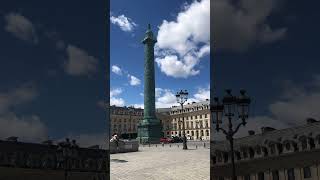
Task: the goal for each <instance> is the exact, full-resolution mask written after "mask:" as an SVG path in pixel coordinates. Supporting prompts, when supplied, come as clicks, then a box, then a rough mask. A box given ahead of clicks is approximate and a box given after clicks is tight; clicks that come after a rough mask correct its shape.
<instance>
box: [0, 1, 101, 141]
mask: <svg viewBox="0 0 320 180" xmlns="http://www.w3.org/2000/svg"><path fill="white" fill-rule="evenodd" d="M75 2H76V3H75ZM35 4H36V5H35ZM75 5H76V6H75ZM104 7H106V3H103V2H100V3H98V2H97V3H93V2H88V1H82V2H81V1H68V2H65V1H54V2H38V1H37V2H32V1H28V2H22V1H19V2H16V1H10V2H9V1H7V3H6V4H3V3H2V5H1V7H0V39H1V41H0V48H1V49H2V51H1V52H0V59H1V66H0V78H1V85H0V127H1V130H0V138H1V139H3V138H5V137H7V136H11V135H13V136H18V137H19V138H20V140H22V141H36V142H39V141H41V140H45V139H46V138H47V137H48V136H49V138H50V139H54V140H58V139H61V138H64V137H66V136H71V135H72V136H79V137H78V138H80V135H81V136H82V137H81V138H82V139H83V138H84V139H88V138H90V137H92V136H95V135H94V134H96V133H103V132H105V131H106V122H105V117H106V115H105V111H104V110H103V109H102V108H101V107H100V106H99V102H101V101H103V100H104V96H105V93H106V90H105V89H104V88H105V82H106V79H105V78H106V76H105V67H106V65H105V48H106V42H104V41H105V35H106V31H107V28H106V23H105V21H106V15H105V13H106V12H105V8H104ZM84 12H86V13H84ZM81 138H80V139H81ZM101 138H102V137H100V139H99V140H101ZM95 139H97V138H95ZM84 141H87V140H84ZM84 141H83V143H84V144H82V145H87V144H86V143H87V142H84Z"/></svg>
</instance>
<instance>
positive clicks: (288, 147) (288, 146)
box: [285, 143, 291, 151]
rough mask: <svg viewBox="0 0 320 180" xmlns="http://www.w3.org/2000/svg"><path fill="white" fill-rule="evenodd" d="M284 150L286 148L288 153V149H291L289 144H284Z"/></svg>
mask: <svg viewBox="0 0 320 180" xmlns="http://www.w3.org/2000/svg"><path fill="white" fill-rule="evenodd" d="M285 148H286V150H287V151H289V150H290V148H291V146H290V143H286V144H285Z"/></svg>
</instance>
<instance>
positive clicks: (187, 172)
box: [110, 144, 210, 180]
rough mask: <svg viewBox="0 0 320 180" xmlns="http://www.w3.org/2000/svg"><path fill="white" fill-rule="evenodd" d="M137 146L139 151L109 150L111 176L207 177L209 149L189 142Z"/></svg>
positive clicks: (155, 179) (125, 179)
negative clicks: (120, 151) (114, 151)
mask: <svg viewBox="0 0 320 180" xmlns="http://www.w3.org/2000/svg"><path fill="white" fill-rule="evenodd" d="M188 148H189V149H188V150H182V146H181V145H179V148H178V147H177V144H175V145H171V147H170V146H169V145H168V144H166V145H165V146H164V147H162V146H161V145H157V147H155V146H152V147H149V146H145V147H142V146H140V147H139V152H131V153H119V154H111V157H110V161H111V162H110V171H111V174H110V176H111V180H144V179H146V180H189V179H190V180H209V179H210V177H209V176H210V170H209V166H210V160H209V153H210V149H208V148H207V147H203V146H198V147H197V149H196V148H195V147H194V146H192V145H191V144H190V147H188Z"/></svg>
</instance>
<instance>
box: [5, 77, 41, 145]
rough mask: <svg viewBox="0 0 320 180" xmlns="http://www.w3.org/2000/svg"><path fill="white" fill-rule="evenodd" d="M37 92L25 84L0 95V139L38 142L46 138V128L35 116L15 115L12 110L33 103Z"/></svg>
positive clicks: (30, 84)
mask: <svg viewBox="0 0 320 180" xmlns="http://www.w3.org/2000/svg"><path fill="white" fill-rule="evenodd" d="M37 96H38V92H37V90H36V88H35V86H34V84H32V83H26V84H24V85H22V86H19V87H17V88H14V89H11V90H10V91H8V92H1V93H0V138H1V139H2V138H7V137H9V136H17V137H18V138H19V140H21V141H32V142H39V141H42V140H45V139H46V138H47V128H46V126H45V124H44V123H43V122H41V120H40V118H39V117H38V116H37V115H17V114H16V113H15V112H13V110H14V109H15V108H16V107H18V106H22V105H24V104H26V103H29V102H31V101H33V100H34V99H35V98H36V97H37Z"/></svg>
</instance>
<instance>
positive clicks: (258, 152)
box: [256, 146, 261, 155]
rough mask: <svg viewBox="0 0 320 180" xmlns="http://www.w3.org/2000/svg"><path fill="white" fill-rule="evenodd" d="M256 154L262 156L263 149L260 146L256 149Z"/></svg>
mask: <svg viewBox="0 0 320 180" xmlns="http://www.w3.org/2000/svg"><path fill="white" fill-rule="evenodd" d="M256 152H257V154H258V155H260V154H261V148H260V147H259V146H257V147H256Z"/></svg>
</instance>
